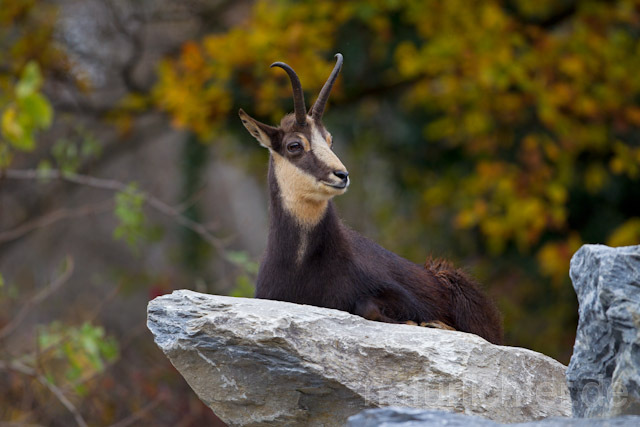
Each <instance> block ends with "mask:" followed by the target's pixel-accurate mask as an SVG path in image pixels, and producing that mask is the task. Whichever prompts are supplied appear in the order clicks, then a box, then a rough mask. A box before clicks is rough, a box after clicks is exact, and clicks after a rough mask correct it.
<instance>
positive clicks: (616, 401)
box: [567, 245, 640, 417]
mask: <svg viewBox="0 0 640 427" xmlns="http://www.w3.org/2000/svg"><path fill="white" fill-rule="evenodd" d="M570 275H571V280H572V281H573V287H574V288H575V291H576V294H577V295H578V302H579V304H580V309H579V315H580V320H579V323H578V331H577V334H576V342H575V345H574V348H573V356H571V363H570V364H569V369H568V370H567V383H568V385H569V391H570V394H571V399H572V406H573V414H574V416H576V417H610V416H616V415H621V414H640V330H639V328H640V246H628V247H621V248H610V247H608V246H602V245H585V246H583V247H582V248H580V250H578V251H577V252H576V253H575V255H574V256H573V258H572V259H571V270H570Z"/></svg>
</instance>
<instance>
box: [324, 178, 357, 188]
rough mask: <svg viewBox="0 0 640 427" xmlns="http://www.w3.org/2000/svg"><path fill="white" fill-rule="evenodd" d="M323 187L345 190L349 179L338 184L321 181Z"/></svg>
mask: <svg viewBox="0 0 640 427" xmlns="http://www.w3.org/2000/svg"><path fill="white" fill-rule="evenodd" d="M321 182H322V183H323V184H324V185H326V186H327V187H332V188H335V189H337V190H344V189H345V188H347V187H348V186H349V182H350V180H349V178H347V180H346V181H343V182H341V183H339V184H334V183H332V182H327V181H321Z"/></svg>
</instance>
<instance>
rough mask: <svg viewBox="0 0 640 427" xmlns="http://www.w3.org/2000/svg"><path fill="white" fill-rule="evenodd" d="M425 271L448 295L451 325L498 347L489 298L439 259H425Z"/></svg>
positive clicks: (496, 318)
mask: <svg viewBox="0 0 640 427" xmlns="http://www.w3.org/2000/svg"><path fill="white" fill-rule="evenodd" d="M425 268H426V269H427V270H429V271H431V273H433V275H434V276H435V277H436V279H437V280H438V281H439V282H440V283H441V284H442V285H443V286H445V287H446V288H447V289H448V290H449V292H450V294H449V295H450V316H451V318H450V319H448V320H450V321H451V323H452V324H451V326H453V327H454V328H455V329H456V330H459V331H463V332H471V333H473V334H476V335H479V336H481V337H482V338H484V339H486V340H487V341H489V342H491V343H493V344H502V334H503V331H502V319H501V316H500V312H499V311H498V309H497V308H496V306H495V304H494V303H493V301H491V299H489V298H488V297H487V296H486V295H484V294H483V293H482V291H481V290H480V286H479V285H478V283H477V282H476V281H475V280H473V279H472V278H471V277H469V276H468V275H467V274H466V273H465V272H464V271H462V270H459V269H456V268H454V267H453V266H452V265H451V264H449V263H448V262H447V261H445V260H442V259H433V258H429V259H427V261H426V263H425Z"/></svg>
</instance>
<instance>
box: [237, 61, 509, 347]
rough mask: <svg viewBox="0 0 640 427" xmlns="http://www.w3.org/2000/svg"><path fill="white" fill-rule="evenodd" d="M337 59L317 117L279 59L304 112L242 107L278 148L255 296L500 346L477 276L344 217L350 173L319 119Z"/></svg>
mask: <svg viewBox="0 0 640 427" xmlns="http://www.w3.org/2000/svg"><path fill="white" fill-rule="evenodd" d="M336 57H337V58H338V62H337V64H336V66H335V68H334V71H333V72H332V74H331V76H330V78H329V80H328V81H327V84H325V87H323V89H322V91H321V94H320V96H319V97H318V99H319V101H316V104H314V107H313V108H312V110H311V115H307V114H306V113H305V112H304V111H303V109H304V108H305V107H304V99H303V95H302V89H301V86H300V82H299V79H298V78H297V76H296V75H295V72H294V71H293V70H292V69H291V68H290V67H289V66H288V65H286V64H284V63H275V64H274V65H272V66H278V67H280V68H283V69H285V71H287V74H289V77H290V79H291V81H292V87H293V89H294V106H295V108H296V112H295V113H296V114H295V115H289V116H286V117H285V118H284V119H283V120H282V122H281V124H280V127H279V128H275V127H272V126H269V125H266V124H264V123H260V122H258V121H257V120H255V119H253V118H251V117H249V116H248V115H247V114H246V113H245V112H244V111H242V110H240V112H239V114H240V118H241V119H242V122H243V124H244V125H245V127H246V128H247V130H248V131H249V132H250V133H251V134H252V135H253V136H254V137H255V138H256V139H258V141H259V142H260V143H261V144H262V145H263V146H265V147H266V148H268V149H269V150H270V153H271V156H270V160H269V193H270V212H269V219H270V224H269V238H268V243H267V250H266V252H265V256H264V258H263V260H262V263H261V265H260V271H259V273H258V282H257V286H256V297H257V298H267V299H274V300H280V301H289V302H294V303H299V304H310V305H315V306H320V307H329V308H335V309H338V310H344V311H348V312H350V313H354V314H357V315H360V316H363V317H365V318H367V319H370V320H377V321H381V322H390V323H405V322H414V323H416V324H422V323H427V324H428V323H435V324H438V322H440V323H441V324H444V325H447V326H450V327H452V328H454V329H456V330H459V331H464V332H471V333H474V334H477V335H479V336H481V337H483V338H485V339H487V340H488V341H490V342H492V343H495V344H501V343H502V322H501V319H500V314H499V313H498V310H497V309H496V308H495V306H494V304H493V303H492V302H491V300H490V299H489V298H487V297H486V296H485V295H484V294H483V293H482V292H481V291H480V289H479V287H478V285H477V284H476V283H475V281H473V280H472V279H471V278H470V277H469V276H467V275H466V274H465V273H463V272H462V271H460V270H456V269H455V268H453V267H452V266H451V265H450V264H449V263H447V262H445V261H442V260H431V259H430V260H428V261H427V262H426V264H425V265H424V267H422V266H419V265H417V264H414V263H412V262H410V261H407V260H406V259H404V258H402V257H400V256H398V255H396V254H394V253H392V252H389V251H388V250H386V249H384V248H382V247H381V246H379V245H378V244H376V243H375V242H373V241H371V240H369V239H367V238H366V237H363V236H361V235H360V234H358V233H356V232H355V231H353V230H351V229H350V228H348V227H346V226H345V225H344V224H343V223H342V222H341V221H340V219H339V218H338V216H337V214H336V212H335V208H334V205H333V202H332V201H331V198H332V197H333V196H335V195H338V194H342V193H344V191H346V187H347V186H348V183H349V181H348V173H347V172H346V170H345V169H344V165H342V163H341V162H340V160H339V159H338V158H337V157H336V156H335V154H334V153H333V152H331V150H330V149H329V148H328V145H330V141H331V137H330V135H329V133H328V132H327V131H326V129H325V128H324V126H323V125H322V122H321V118H322V112H323V110H324V105H325V104H326V100H327V98H328V94H329V92H330V91H331V87H332V85H333V82H334V81H335V79H336V77H337V74H338V72H339V71H340V67H341V65H342V56H341V55H340V54H338V55H336ZM305 120H306V122H305ZM314 130H315V131H317V132H315V139H314ZM318 133H319V134H318ZM296 145H297V148H295V146H296ZM302 146H304V150H303V149H302V148H301V147H302ZM292 147H293V148H295V149H292ZM274 158H275V160H274ZM323 159H324V160H323ZM276 160H277V162H276ZM276 164H277V165H279V166H278V171H279V172H277V173H276V171H275V169H276ZM292 165H293V166H292ZM283 171H284V172H283ZM336 178H339V180H338V181H336ZM279 183H280V184H279ZM280 185H283V188H284V190H283V188H280V187H279V186H280ZM292 193H293V194H292ZM285 195H286V197H285ZM285 199H286V200H287V201H288V202H286V203H289V204H286V203H285V201H284V200H285ZM292 200H293V201H292Z"/></svg>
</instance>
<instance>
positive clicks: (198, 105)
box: [154, 0, 640, 361]
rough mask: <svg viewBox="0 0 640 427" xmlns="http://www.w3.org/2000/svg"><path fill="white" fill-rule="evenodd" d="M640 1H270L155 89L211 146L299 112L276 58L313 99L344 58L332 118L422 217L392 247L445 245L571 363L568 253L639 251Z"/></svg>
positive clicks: (520, 332)
mask: <svg viewBox="0 0 640 427" xmlns="http://www.w3.org/2000/svg"><path fill="white" fill-rule="evenodd" d="M639 8H640V2H638V1H635V0H621V1H613V2H603V1H580V2H577V1H542V2H528V1H524V0H513V1H462V0H449V1H400V0H379V1H368V0H367V1H352V2H338V1H335V2H333V1H313V2H311V1H309V2H306V1H259V2H257V3H256V4H255V6H254V7H253V10H252V13H251V15H250V16H249V18H248V19H247V21H246V22H245V23H244V24H243V25H240V26H238V27H236V28H233V29H231V30H230V31H227V32H225V33H222V34H212V35H207V36H205V37H203V38H202V39H201V40H198V41H193V42H188V43H185V44H184V45H183V48H182V51H181V53H180V55H179V56H178V57H177V58H175V59H167V60H166V61H164V62H163V63H162V64H161V65H160V68H159V81H158V83H157V85H156V86H155V89H154V99H155V102H156V103H157V105H158V106H159V107H160V108H162V109H164V110H166V111H167V112H168V113H170V115H171V117H172V119H173V122H174V124H175V125H177V126H181V127H185V128H188V129H191V130H193V131H194V132H196V133H197V134H198V135H199V136H200V137H201V138H202V139H203V140H215V135H217V134H219V133H221V132H227V131H228V128H229V127H230V126H233V124H235V123H234V122H235V121H236V117H235V114H234V112H235V111H236V110H237V108H238V107H244V108H247V107H249V108H250V109H251V110H252V112H254V113H255V114H257V115H259V116H262V117H265V118H266V119H271V121H274V122H275V121H276V120H277V119H278V118H279V117H281V116H282V114H283V113H285V112H287V111H288V110H289V109H290V108H291V106H290V89H289V87H288V82H287V81H286V79H283V78H282V76H280V75H277V74H273V73H271V72H270V71H269V69H268V68H267V64H270V63H271V62H273V61H275V60H286V61H287V63H289V64H290V65H291V66H293V68H294V69H295V70H296V71H297V72H298V74H299V75H300V78H301V80H302V82H303V86H305V88H306V89H307V90H308V91H309V94H311V95H313V94H316V93H317V91H318V89H319V87H320V86H321V85H322V83H323V82H324V79H325V78H326V74H327V70H329V69H330V63H329V62H328V61H327V60H328V59H330V58H331V56H332V54H333V53H334V52H338V51H339V52H342V53H343V54H344V55H345V58H346V60H345V67H344V72H343V76H342V79H341V80H340V81H339V86H338V88H337V89H336V90H335V91H334V92H335V93H334V95H333V98H332V104H333V107H334V109H333V111H332V112H331V113H329V114H328V117H327V121H328V124H329V125H330V126H331V128H332V130H333V131H334V132H339V133H340V135H341V136H342V138H341V144H343V145H344V146H345V148H344V149H345V150H358V149H359V150H368V151H372V152H375V153H377V154H379V155H383V156H385V157H387V158H388V159H389V160H390V164H389V167H390V168H392V169H393V173H392V175H393V178H394V180H395V182H394V184H393V185H395V186H398V187H399V188H400V189H401V191H402V192H408V193H411V194H410V197H409V199H410V202H409V206H411V210H412V212H410V213H406V212H403V211H405V210H406V208H405V209H399V211H398V212H389V213H388V215H389V216H390V217H391V216H395V215H396V214H400V216H401V217H404V219H405V221H408V222H409V223H410V224H409V225H407V224H406V222H403V225H402V227H406V228H405V229H404V230H402V229H400V226H396V227H395V228H394V229H393V231H391V230H389V233H390V236H393V237H386V238H385V237H384V236H382V237H383V239H385V240H387V241H388V242H389V244H388V246H392V247H393V249H395V250H398V251H400V252H404V253H409V254H411V255H412V258H413V259H419V256H420V255H418V254H419V250H415V249H414V250H409V249H408V248H406V247H405V246H404V245H403V243H400V241H398V237H400V239H403V237H401V236H407V235H408V236H409V237H404V239H407V240H411V241H412V242H414V243H413V244H414V245H415V244H417V245H420V244H422V243H423V242H429V240H428V239H430V238H434V239H435V240H436V241H437V242H443V241H444V242H443V243H440V244H438V245H437V246H432V247H433V248H438V249H441V250H444V251H445V252H448V253H450V254H452V255H454V256H455V257H457V258H459V259H460V260H462V263H463V264H465V263H466V264H467V265H468V266H470V267H471V269H472V270H477V274H478V275H479V276H480V277H481V278H482V279H483V282H485V283H486V284H487V286H488V287H490V288H491V290H492V291H493V294H494V295H495V296H496V297H497V298H498V299H499V302H500V304H501V306H502V308H503V311H504V313H505V322H506V327H507V335H508V341H510V342H511V343H513V344H518V345H524V346H528V347H532V348H535V349H539V350H542V351H546V352H547V353H550V354H552V355H554V356H556V357H560V358H561V359H562V360H564V361H566V360H567V357H568V355H569V354H570V348H571V347H570V346H571V342H572V335H573V331H574V326H575V322H576V314H575V302H574V301H573V300H574V296H573V294H572V292H571V290H570V287H569V286H570V285H569V282H568V275H567V272H568V264H569V259H570V257H571V255H572V254H573V252H575V250H577V248H578V247H579V246H580V245H581V244H583V243H595V242H597V243H606V244H610V245H614V246H619V245H631V244H637V243H640V185H639V179H640V143H639V141H640V132H639V130H638V129H639V127H640V74H638V72H637V70H638V69H640V55H639V54H640V42H639V38H638V31H639V30H640V9H639ZM356 159H357V157H356ZM352 175H353V176H354V181H357V180H358V179H359V178H358V175H357V174H353V173H352ZM361 179H365V180H366V179H367V178H366V177H364V178H361ZM362 185H363V186H367V185H369V184H368V183H366V182H365V183H363V184H362ZM373 185H375V184H373ZM351 196H352V195H351ZM346 197H350V196H346ZM388 202H390V203H395V202H397V200H393V199H389V200H388ZM392 211H393V210H392ZM403 214H404V215H403ZM384 220H390V221H393V219H392V218H386V217H385V218H384ZM396 220H397V218H396ZM382 227H383V228H384V227H385V225H384V224H382ZM413 233H419V234H418V236H420V237H419V238H418V236H416V235H413V236H412V234H413ZM394 239H395V241H394ZM431 245H434V244H433V243H431ZM532 327H534V328H535V331H536V333H535V334H531V328H532Z"/></svg>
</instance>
